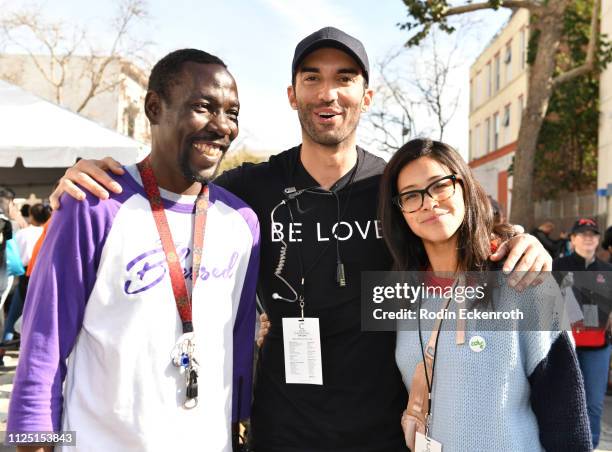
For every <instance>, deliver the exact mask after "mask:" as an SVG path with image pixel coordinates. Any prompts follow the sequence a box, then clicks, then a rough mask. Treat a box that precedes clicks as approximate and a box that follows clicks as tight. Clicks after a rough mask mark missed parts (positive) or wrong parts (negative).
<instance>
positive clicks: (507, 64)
mask: <svg viewBox="0 0 612 452" xmlns="http://www.w3.org/2000/svg"><path fill="white" fill-rule="evenodd" d="M504 68H505V72H506V84H508V83H510V80H512V41H510V42H509V43H508V44H506V53H505V55H504Z"/></svg>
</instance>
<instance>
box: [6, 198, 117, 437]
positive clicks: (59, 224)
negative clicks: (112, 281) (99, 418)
mask: <svg viewBox="0 0 612 452" xmlns="http://www.w3.org/2000/svg"><path fill="white" fill-rule="evenodd" d="M116 210H117V202H116V201H114V200H111V201H103V202H100V201H99V200H97V199H95V200H94V199H93V198H92V197H88V198H87V199H86V200H85V201H82V202H78V201H75V200H73V199H72V198H70V197H68V196H64V197H63V199H62V208H61V210H58V211H57V212H55V213H54V214H53V219H52V221H51V225H50V226H49V231H48V233H47V237H46V238H45V241H44V242H43V245H42V247H41V250H40V254H39V257H38V262H37V264H36V271H35V272H34V273H33V275H32V278H31V279H30V284H29V287H28V293H27V297H26V301H25V306H24V312H23V331H22V333H23V334H22V341H21V351H20V355H19V365H18V366H17V373H16V375H15V380H14V386H13V393H12V397H11V401H10V406H9V416H8V425H7V431H8V432H13V433H17V432H29V431H59V430H60V427H61V418H62V406H63V395H62V385H63V381H64V379H65V377H66V358H67V357H68V355H69V354H70V352H71V351H72V348H73V346H74V343H75V341H76V337H77V335H78V333H79V331H80V329H81V325H82V322H83V314H84V311H85V305H86V303H87V300H88V298H89V295H90V293H91V291H92V289H93V286H94V283H95V279H96V271H97V268H98V264H99V261H100V254H101V252H102V247H103V245H104V240H105V238H106V235H107V232H108V230H109V228H110V226H111V224H112V216H113V214H114V212H116Z"/></svg>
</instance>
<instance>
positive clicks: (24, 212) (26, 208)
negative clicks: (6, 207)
mask: <svg viewBox="0 0 612 452" xmlns="http://www.w3.org/2000/svg"><path fill="white" fill-rule="evenodd" d="M30 207H32V206H30V205H29V204H24V205H22V206H21V208H20V209H19V212H20V213H21V217H22V218H23V219H24V220H25V221H27V222H28V223H29V222H30Z"/></svg>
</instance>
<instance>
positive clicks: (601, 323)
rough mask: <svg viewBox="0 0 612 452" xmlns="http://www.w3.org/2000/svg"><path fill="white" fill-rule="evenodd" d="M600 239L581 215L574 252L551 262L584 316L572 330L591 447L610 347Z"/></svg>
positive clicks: (609, 291) (611, 288) (610, 288)
mask: <svg viewBox="0 0 612 452" xmlns="http://www.w3.org/2000/svg"><path fill="white" fill-rule="evenodd" d="M599 238H600V235H599V229H598V227H597V222H596V221H595V220H593V219H590V218H581V219H579V220H577V221H576V222H575V223H574V226H573V227H572V230H571V234H570V240H571V242H572V246H573V248H574V252H573V253H572V254H571V255H569V256H566V257H561V258H557V259H555V260H554V261H553V272H554V274H555V278H556V279H557V281H558V282H559V283H560V284H561V285H563V284H564V283H566V282H567V281H570V282H571V284H572V290H573V292H574V295H575V297H576V300H577V301H578V303H579V305H580V308H581V309H582V313H583V316H584V319H583V320H582V321H580V322H578V323H576V324H574V326H573V328H572V332H573V335H574V339H575V341H576V353H577V355H578V361H579V363H580V369H581V370H582V375H583V377H584V388H585V391H586V401H587V410H588V414H589V422H590V424H591V433H592V440H593V448H597V445H598V444H599V436H600V431H601V415H602V412H603V405H604V396H605V394H606V389H607V383H608V369H609V366H610V350H611V348H610V341H609V332H610V323H609V318H610V312H611V311H610V308H611V306H610V301H611V297H612V265H610V264H608V263H606V262H603V261H601V260H599V259H597V257H596V256H595V252H596V250H597V247H598V246H599ZM566 278H567V279H566Z"/></svg>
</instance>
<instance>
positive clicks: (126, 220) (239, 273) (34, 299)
mask: <svg viewBox="0 0 612 452" xmlns="http://www.w3.org/2000/svg"><path fill="white" fill-rule="evenodd" d="M238 110H239V103H238V93H237V89H236V84H235V81H234V79H233V77H232V76H231V74H230V73H229V72H228V71H227V68H226V66H225V64H224V63H223V62H222V61H221V60H220V59H219V58H217V57H215V56H213V55H210V54H208V53H206V52H202V51H199V50H194V49H184V50H178V51H176V52H172V53H171V54H169V55H167V56H166V57H164V58H163V59H162V60H160V61H159V62H158V63H157V64H156V65H155V67H154V68H153V71H152V73H151V77H150V79H149V89H148V93H147V96H146V99H145V112H146V114H147V117H148V118H149V120H150V123H151V133H152V150H151V160H150V161H151V167H152V169H153V173H154V176H155V177H154V178H155V180H156V181H157V185H158V187H159V190H160V195H161V198H162V202H163V205H164V210H163V211H164V212H165V216H166V218H167V222H168V225H169V229H170V232H171V236H172V237H171V239H172V242H174V245H175V248H176V255H178V259H179V261H180V264H181V268H182V271H183V274H182V275H180V276H182V277H183V278H184V280H185V284H186V287H187V291H188V292H192V296H191V299H192V300H193V302H192V315H193V329H194V334H195V337H196V344H197V348H196V349H195V352H194V353H195V358H196V359H197V362H198V363H199V375H198V386H199V397H198V398H199V400H200V403H199V404H198V405H197V406H196V407H195V408H193V409H185V408H184V406H183V402H184V400H185V391H186V389H185V378H186V377H185V375H184V374H181V372H179V369H178V368H177V367H175V365H174V364H173V362H172V359H171V352H172V350H173V348H174V347H175V344H176V342H177V339H178V338H179V337H180V336H181V334H182V330H181V325H182V323H181V319H180V318H179V313H178V310H177V304H176V303H175V298H174V295H173V288H172V284H171V279H170V276H169V271H168V265H167V263H166V254H165V252H164V250H163V249H162V246H161V245H160V233H159V232H158V229H157V227H156V222H155V220H154V217H153V215H152V212H151V206H150V204H149V200H148V199H147V195H146V194H145V191H144V189H143V183H142V180H141V176H140V173H139V171H138V169H137V167H136V166H128V167H126V168H125V170H126V171H125V174H124V175H123V176H117V177H116V181H117V182H118V183H120V184H121V186H122V187H123V192H122V193H121V194H118V195H113V196H112V199H111V200H110V201H108V202H100V201H99V200H98V199H97V198H95V197H93V196H88V197H87V198H86V199H85V200H84V201H83V202H77V201H75V200H73V199H71V198H70V199H69V198H68V197H66V198H65V199H64V200H63V207H62V209H61V210H60V211H58V212H56V214H55V215H54V217H53V222H52V224H51V225H50V227H49V231H48V235H47V238H46V240H45V242H44V245H43V250H42V252H41V254H40V258H39V261H38V263H37V268H36V272H35V273H34V275H33V276H32V279H31V282H30V288H29V291H28V297H27V300H26V305H25V313H24V324H23V332H24V334H23V340H22V350H21V355H20V360H19V366H18V368H17V374H16V377H15V382H14V391H13V396H12V398H11V403H10V409H9V418H8V428H7V433H8V434H10V433H13V434H15V433H23V432H36V431H47V432H49V431H52V432H58V431H76V441H77V444H76V445H77V447H76V450H88V451H89V450H95V451H98V450H99V451H120V450H147V451H156V450H160V451H168V450H175V449H176V448H177V447H181V448H183V447H184V448H185V449H186V450H215V451H230V450H231V423H232V422H236V421H238V420H239V419H244V418H247V417H248V416H249V414H250V394H251V383H252V362H253V339H254V327H255V285H256V281H257V271H258V264H259V223H258V221H257V217H256V216H255V214H254V213H253V211H252V210H251V209H250V208H249V207H248V206H247V205H246V204H245V203H244V202H242V201H241V200H240V199H238V198H237V197H236V196H234V195H232V194H231V193H229V192H228V191H226V190H225V189H223V188H221V187H219V186H216V185H214V184H208V181H209V180H210V179H212V177H213V176H214V175H215V173H216V170H217V168H218V165H219V162H220V161H221V159H222V157H223V155H224V153H225V151H226V150H227V148H228V147H229V144H230V143H231V141H232V140H233V139H234V138H235V137H236V135H237V134H238ZM202 184H208V188H209V207H208V210H207V215H206V227H205V234H204V241H203V246H202V260H201V264H200V267H199V273H198V277H197V283H196V281H192V271H193V270H192V256H193V253H194V250H193V248H194V245H193V242H194V239H193V236H194V235H193V233H194V202H195V200H196V195H198V194H199V193H200V191H201V188H202ZM168 259H169V260H170V258H168ZM179 279H180V277H179ZM20 449H21V448H20ZM23 450H28V449H26V448H24V449H23ZM70 450H75V449H74V448H70Z"/></svg>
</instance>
